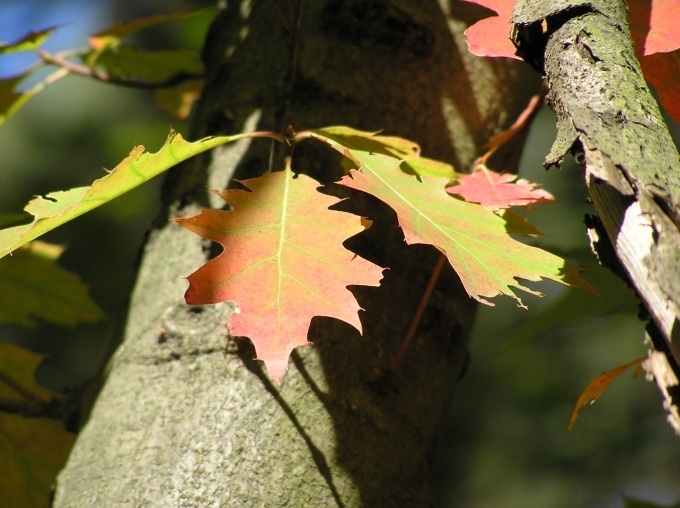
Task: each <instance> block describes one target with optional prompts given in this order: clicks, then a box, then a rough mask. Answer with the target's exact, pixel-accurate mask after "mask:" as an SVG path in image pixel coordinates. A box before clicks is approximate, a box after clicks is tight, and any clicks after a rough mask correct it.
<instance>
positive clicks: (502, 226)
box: [301, 127, 591, 305]
mask: <svg viewBox="0 0 680 508" xmlns="http://www.w3.org/2000/svg"><path fill="white" fill-rule="evenodd" d="M301 135H302V136H305V135H307V134H302V133H301ZM309 135H311V136H313V137H315V138H318V139H321V140H323V141H326V142H327V143H329V144H330V145H331V146H332V147H333V148H335V149H336V150H338V151H339V152H340V153H342V154H344V155H345V156H347V157H349V158H350V159H352V161H353V162H354V163H355V165H356V166H357V167H359V168H360V169H359V170H358V171H356V170H355V171H352V173H351V175H349V176H345V177H344V178H343V179H342V181H341V182H340V183H341V184H343V185H345V186H347V187H351V188H353V189H357V190H361V191H364V192H368V193H370V194H372V195H374V196H376V197H377V198H379V199H381V200H382V201H384V202H385V203H386V204H388V205H389V206H390V207H392V208H393V209H394V210H395V212H396V213H397V218H398V220H399V225H400V226H401V228H402V229H403V231H404V236H405V238H406V241H407V242H408V243H409V244H414V243H421V244H430V245H434V246H435V247H437V248H438V249H439V250H440V251H441V252H443V253H444V254H445V255H446V256H447V258H448V260H449V262H450V263H451V265H452V266H453V268H454V269H455V270H456V272H457V273H458V275H459V276H460V278H461V281H462V282H463V285H464V286H465V289H466V290H467V292H468V294H469V295H470V296H471V297H473V298H475V299H477V300H478V301H480V302H482V303H485V304H487V305H493V304H492V303H491V302H489V301H488V300H487V298H493V297H495V296H498V295H507V296H511V297H513V298H515V299H516V300H517V301H518V303H519V304H520V305H521V304H522V303H521V300H520V299H519V298H518V297H517V296H516V295H515V293H514V292H513V291H512V289H511V286H512V287H514V288H516V289H521V290H523V291H527V292H529V293H531V294H538V293H537V292H536V291H533V290H531V289H530V288H528V287H526V286H524V285H523V284H522V283H521V282H520V279H524V280H529V281H538V280H541V279H542V278H549V279H553V280H555V281H558V282H561V283H564V284H569V285H574V286H578V287H581V288H587V289H591V288H590V286H589V285H588V283H587V282H586V281H585V280H583V279H582V278H581V277H580V275H579V274H578V272H577V270H576V269H574V268H573V267H570V266H569V265H568V264H567V263H566V261H565V260H563V259H561V258H559V257H557V256H555V255H553V254H550V253H548V252H546V251H543V250H541V249H538V248H536V247H532V246H529V245H526V244H523V243H521V242H519V241H517V240H515V239H514V238H512V237H511V236H509V233H508V230H512V229H514V228H515V229H521V228H524V227H525V225H524V224H522V223H519V224H516V225H515V226H513V225H512V224H510V225H509V224H508V223H507V222H506V220H504V219H503V218H502V217H501V216H499V215H497V214H496V213H494V212H493V211H492V210H490V209H488V208H485V207H482V206H480V205H477V204H474V203H467V202H465V201H460V200H457V199H454V198H453V197H451V196H449V195H447V194H446V192H445V191H444V187H445V186H446V184H447V183H448V181H449V180H448V179H446V178H436V177H428V176H420V177H416V176H414V175H410V174H407V173H406V172H404V171H402V169H401V167H402V161H401V160H399V159H397V158H394V157H391V156H389V155H384V150H382V152H383V153H380V152H381V151H380V150H377V149H375V145H376V143H377V141H376V139H375V137H372V134H371V133H362V132H360V131H354V134H352V136H351V137H350V138H349V143H346V142H345V141H346V140H345V134H344V133H343V134H338V131H337V130H336V129H335V128H332V127H329V128H326V129H321V130H318V131H310V133H309ZM362 136H363V137H365V139H366V141H367V142H366V147H368V148H365V147H364V146H363V145H362V142H361V139H363V138H362ZM347 145H349V147H348V146H347ZM509 217H511V218H513V219H515V218H516V217H518V216H516V215H510V216H509Z"/></svg>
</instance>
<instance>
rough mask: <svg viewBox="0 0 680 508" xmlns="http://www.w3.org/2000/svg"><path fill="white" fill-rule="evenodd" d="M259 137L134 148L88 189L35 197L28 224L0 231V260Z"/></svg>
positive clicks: (173, 139)
mask: <svg viewBox="0 0 680 508" xmlns="http://www.w3.org/2000/svg"><path fill="white" fill-rule="evenodd" d="M259 135H260V134H258V133H249V134H238V135H235V136H217V137H212V138H203V139H201V140H199V141H195V142H189V141H185V140H184V139H183V138H182V136H180V135H179V134H176V133H174V132H171V133H170V135H169V136H168V139H167V140H166V142H165V144H164V145H163V147H162V148H161V149H160V150H159V151H158V152H156V153H147V152H144V147H143V146H141V145H140V146H137V147H135V148H134V149H133V150H132V152H130V155H128V156H127V157H126V158H125V159H124V160H123V161H122V162H121V163H120V164H118V166H116V167H115V168H114V169H113V170H112V171H111V172H109V174H108V175H106V176H104V177H102V178H100V179H98V180H96V181H95V182H94V183H93V184H92V185H91V186H90V187H78V188H74V189H69V190H66V191H57V192H51V193H49V194H47V196H45V197H44V198H43V197H40V196H38V197H36V198H34V199H33V200H31V201H30V202H29V203H28V204H27V205H26V207H25V208H24V210H25V211H27V212H28V213H30V214H31V215H33V221H32V222H31V223H29V224H23V225H21V226H14V227H11V228H7V229H3V230H0V258H2V257H4V256H6V255H7V254H9V253H10V252H12V251H14V250H16V249H18V248H19V247H21V246H22V245H24V244H26V243H28V242H30V241H31V240H34V239H36V238H38V237H39V236H40V235H43V234H45V233H47V232H48V231H51V230H52V229H54V228H56V227H57V226H61V225H62V224H64V223H65V222H68V221H70V220H72V219H75V218H76V217H79V216H80V215H82V214H84V213H86V212H89V211H90V210H92V209H94V208H97V207H98V206H101V205H103V204H105V203H108V202H109V201H111V200H112V199H115V198H117V197H118V196H120V195H122V194H124V193H126V192H128V191H130V190H132V189H134V188H135V187H137V186H139V185H141V184H143V183H145V182H147V181H148V180H150V179H151V178H153V177H155V176H157V175H160V174H161V173H163V172H164V171H167V170H168V169H170V168H171V167H173V166H174V165H176V164H178V163H180V162H182V161H184V160H186V159H188V158H190V157H193V156H194V155H197V154H199V153H202V152H205V151H207V150H210V149H211V148H215V147H216V146H219V145H222V144H224V143H229V142H231V141H236V140H238V139H243V138H248V137H257V136H259Z"/></svg>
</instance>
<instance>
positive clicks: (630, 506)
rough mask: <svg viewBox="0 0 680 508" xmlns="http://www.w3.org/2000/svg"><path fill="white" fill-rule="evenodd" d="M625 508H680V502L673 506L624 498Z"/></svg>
mask: <svg viewBox="0 0 680 508" xmlns="http://www.w3.org/2000/svg"><path fill="white" fill-rule="evenodd" d="M624 502H625V505H624V508H680V502H678V503H673V504H658V503H653V502H651V501H643V500H642V499H634V498H632V497H626V498H624Z"/></svg>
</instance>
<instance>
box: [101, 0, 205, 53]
mask: <svg viewBox="0 0 680 508" xmlns="http://www.w3.org/2000/svg"><path fill="white" fill-rule="evenodd" d="M216 12H217V8H216V7H206V8H202V9H194V10H190V11H181V12H173V13H170V14H158V15H155V16H149V17H146V18H141V19H136V20H134V21H126V22H124V23H118V24H116V25H114V26H112V27H110V28H107V29H106V30H103V31H101V32H99V33H97V34H94V35H92V36H91V37H90V46H91V47H92V48H93V49H95V50H103V49H105V48H107V47H113V46H117V45H118V44H120V39H121V38H122V37H124V36H126V35H129V34H131V33H134V32H138V31H140V30H144V29H145V28H150V27H152V26H157V25H162V24H164V23H170V22H173V21H179V20H182V19H188V18H191V17H193V16H200V15H202V14H212V15H214V14H215V13H216Z"/></svg>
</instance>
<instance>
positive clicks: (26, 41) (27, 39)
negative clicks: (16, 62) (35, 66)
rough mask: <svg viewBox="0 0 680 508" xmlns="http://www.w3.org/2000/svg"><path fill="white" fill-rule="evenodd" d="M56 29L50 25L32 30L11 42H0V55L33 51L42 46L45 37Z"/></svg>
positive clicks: (47, 37) (48, 36)
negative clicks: (49, 26)
mask: <svg viewBox="0 0 680 508" xmlns="http://www.w3.org/2000/svg"><path fill="white" fill-rule="evenodd" d="M56 29H57V28H56V27H52V28H45V29H43V30H34V31H31V32H28V33H27V34H25V35H22V36H21V37H19V38H18V39H17V40H15V41H13V42H8V43H0V55H9V54H11V53H21V52H26V51H35V50H36V49H38V48H39V47H40V46H42V45H43V44H44V43H45V41H46V40H47V39H49V38H50V36H51V35H52V33H53V32H54V31H55V30H56Z"/></svg>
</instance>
